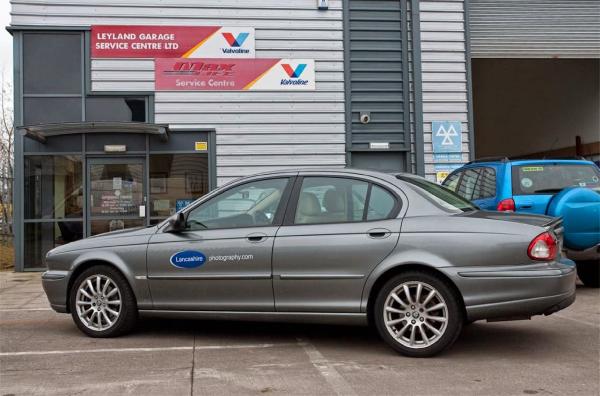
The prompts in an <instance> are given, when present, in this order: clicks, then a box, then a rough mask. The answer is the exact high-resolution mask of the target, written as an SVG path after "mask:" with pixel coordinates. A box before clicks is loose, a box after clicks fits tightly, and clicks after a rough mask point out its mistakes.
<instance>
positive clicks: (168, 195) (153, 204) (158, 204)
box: [150, 154, 209, 217]
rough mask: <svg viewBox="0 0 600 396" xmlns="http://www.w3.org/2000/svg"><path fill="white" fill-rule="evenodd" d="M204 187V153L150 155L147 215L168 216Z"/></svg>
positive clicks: (205, 165) (202, 192) (205, 156)
mask: <svg viewBox="0 0 600 396" xmlns="http://www.w3.org/2000/svg"><path fill="white" fill-rule="evenodd" d="M208 191H209V188H208V156H207V155H206V154H151V155H150V216H162V217H167V216H170V215H172V214H174V213H175V212H176V211H178V210H180V209H181V208H182V207H184V206H187V204H188V203H190V202H192V201H195V200H196V199H198V198H200V197H201V196H203V195H204V194H206V193H207V192H208Z"/></svg>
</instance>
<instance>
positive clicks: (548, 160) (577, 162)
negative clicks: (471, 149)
mask: <svg viewBox="0 0 600 396" xmlns="http://www.w3.org/2000/svg"><path fill="white" fill-rule="evenodd" d="M499 164H511V165H517V166H518V165H531V164H569V165H595V164H594V163H593V162H592V161H588V160H585V159H560V158H556V159H552V158H546V159H514V160H491V161H485V160H482V161H472V162H469V163H468V164H466V165H469V166H485V165H499Z"/></svg>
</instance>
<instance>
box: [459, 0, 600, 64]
mask: <svg viewBox="0 0 600 396" xmlns="http://www.w3.org/2000/svg"><path fill="white" fill-rule="evenodd" d="M469 3H470V4H469V19H470V20H469V26H470V33H471V54H472V56H473V57H481V58H549V57H550V58H552V57H561V58H600V1H598V0H587V1H585V0H530V1H522V0H470V1H469Z"/></svg>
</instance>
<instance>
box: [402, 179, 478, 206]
mask: <svg viewBox="0 0 600 396" xmlns="http://www.w3.org/2000/svg"><path fill="white" fill-rule="evenodd" d="M396 178H398V179H399V180H402V181H404V182H407V183H410V184H411V185H413V186H414V187H416V188H415V191H417V192H418V193H419V194H421V195H422V196H423V197H425V198H426V199H427V200H429V201H430V202H432V203H434V204H435V205H437V206H440V207H442V208H443V209H446V210H448V211H452V212H456V213H458V212H470V211H472V210H477V209H478V208H477V206H475V205H473V204H472V203H471V202H469V201H467V200H466V199H464V198H463V197H461V196H460V195H458V194H456V193H454V192H452V191H450V190H448V189H447V188H444V187H442V186H439V185H437V184H435V183H432V182H430V181H428V180H425V179H423V178H420V177H414V176H406V175H397V176H396Z"/></svg>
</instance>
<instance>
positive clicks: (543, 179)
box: [512, 163, 600, 195]
mask: <svg viewBox="0 0 600 396" xmlns="http://www.w3.org/2000/svg"><path fill="white" fill-rule="evenodd" d="M571 186H577V187H587V188H594V189H596V188H598V187H600V171H599V170H598V167H597V166H594V165H592V164H590V165H579V164H577V165H575V164H556V165H554V164H546V163H541V164H535V163H531V164H527V165H519V166H513V167H512V188H513V194H514V195H528V194H553V193H557V192H559V191H560V190H562V189H563V188H566V187H571Z"/></svg>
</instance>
